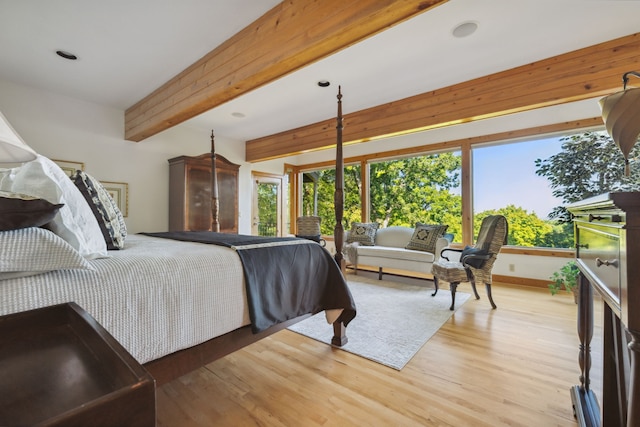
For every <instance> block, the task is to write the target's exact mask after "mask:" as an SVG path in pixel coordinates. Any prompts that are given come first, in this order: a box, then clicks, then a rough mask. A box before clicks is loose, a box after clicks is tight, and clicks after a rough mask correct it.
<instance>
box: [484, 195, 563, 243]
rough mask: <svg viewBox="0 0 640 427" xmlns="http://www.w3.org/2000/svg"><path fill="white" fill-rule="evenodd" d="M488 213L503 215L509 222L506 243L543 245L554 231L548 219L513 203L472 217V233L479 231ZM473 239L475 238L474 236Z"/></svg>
mask: <svg viewBox="0 0 640 427" xmlns="http://www.w3.org/2000/svg"><path fill="white" fill-rule="evenodd" d="M489 215H504V217H505V218H506V219H507V223H508V224H509V235H508V239H507V244H508V245H515V246H529V247H531V246H545V242H547V241H548V240H549V238H548V237H549V235H551V234H552V233H553V232H554V227H553V225H552V224H550V223H549V222H548V221H544V220H542V219H540V218H538V216H537V215H536V214H535V212H532V213H530V212H527V210H525V209H523V208H521V207H517V206H514V205H508V206H506V207H504V208H500V209H495V210H488V211H484V212H480V213H478V214H476V215H474V217H473V229H474V235H475V236H477V235H478V232H479V231H480V224H481V223H482V220H483V218H485V217H486V216H489ZM474 240H475V238H474Z"/></svg>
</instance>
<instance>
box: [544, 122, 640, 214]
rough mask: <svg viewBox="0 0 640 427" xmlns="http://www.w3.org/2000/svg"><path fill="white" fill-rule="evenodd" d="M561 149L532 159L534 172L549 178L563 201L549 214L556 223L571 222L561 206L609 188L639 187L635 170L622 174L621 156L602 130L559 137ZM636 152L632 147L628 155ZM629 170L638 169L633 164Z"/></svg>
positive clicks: (634, 188)
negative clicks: (545, 157) (546, 156)
mask: <svg viewBox="0 0 640 427" xmlns="http://www.w3.org/2000/svg"><path fill="white" fill-rule="evenodd" d="M560 141H561V142H562V146H561V151H560V152H559V153H558V154H554V155H553V156H551V157H549V158H547V159H544V160H542V159H536V161H535V165H536V174H537V175H538V176H543V177H545V178H547V179H548V180H549V185H550V186H551V188H552V190H553V192H552V194H553V195H554V196H555V197H558V198H560V199H561V200H562V201H563V205H562V206H556V207H555V208H554V209H553V211H552V212H551V213H550V214H549V217H550V218H557V219H558V220H559V222H560V223H569V222H571V215H570V214H569V212H568V211H567V210H566V208H565V207H564V205H566V204H569V203H574V202H578V201H580V200H583V199H586V198H588V197H592V196H597V195H599V194H603V193H607V192H610V191H632V190H637V189H639V188H640V182H639V179H638V176H639V175H638V174H637V173H631V174H630V176H629V177H627V176H625V175H624V158H623V156H622V153H621V152H620V150H619V149H618V147H617V146H616V144H615V142H613V140H612V139H611V138H610V137H609V136H608V135H607V134H606V133H605V132H584V133H580V134H575V135H571V136H568V137H565V138H562V139H561V140H560ZM638 154H640V152H639V151H638V148H637V147H636V148H634V150H633V151H632V153H631V157H638ZM633 169H638V166H637V164H634V165H633Z"/></svg>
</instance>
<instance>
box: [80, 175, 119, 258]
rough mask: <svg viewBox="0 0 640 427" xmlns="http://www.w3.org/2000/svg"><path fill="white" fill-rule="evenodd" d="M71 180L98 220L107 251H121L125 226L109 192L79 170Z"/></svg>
mask: <svg viewBox="0 0 640 427" xmlns="http://www.w3.org/2000/svg"><path fill="white" fill-rule="evenodd" d="M71 180H72V181H73V182H74V184H75V185H76V187H78V189H79V190H80V192H81V193H82V195H83V196H84V198H85V200H86V201H87V203H89V206H90V207H91V211H92V212H93V215H94V216H95V217H96V219H97V220H98V225H100V230H101V231H102V235H103V236H104V240H105V242H106V243H107V249H109V250H114V249H122V248H123V247H124V239H125V237H127V226H126V224H125V222H124V217H123V215H122V212H120V209H118V205H116V202H115V201H114V200H113V198H112V197H111V195H110V194H109V192H108V191H107V190H106V189H105V188H104V186H103V185H102V184H101V183H100V181H98V180H97V179H95V178H94V177H92V176H91V175H89V174H88V173H86V172H83V171H80V170H79V171H76V172H75V173H74V174H73V175H72V176H71Z"/></svg>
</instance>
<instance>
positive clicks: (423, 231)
mask: <svg viewBox="0 0 640 427" xmlns="http://www.w3.org/2000/svg"><path fill="white" fill-rule="evenodd" d="M447 227H448V225H440V224H437V225H436V224H421V223H417V224H416V227H415V229H414V230H413V236H411V240H409V243H408V244H407V246H405V249H413V250H414V251H424V252H431V253H434V252H435V251H436V242H437V241H438V239H439V238H440V237H442V236H444V232H445V231H447Z"/></svg>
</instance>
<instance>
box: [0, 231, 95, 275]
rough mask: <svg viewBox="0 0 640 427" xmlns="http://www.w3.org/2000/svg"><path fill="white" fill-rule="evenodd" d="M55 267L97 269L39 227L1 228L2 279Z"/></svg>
mask: <svg viewBox="0 0 640 427" xmlns="http://www.w3.org/2000/svg"><path fill="white" fill-rule="evenodd" d="M55 270H94V271H95V268H94V267H93V266H92V265H91V264H90V263H89V262H88V261H87V260H86V259H84V258H83V257H82V255H80V253H79V252H78V251H77V250H75V249H74V248H73V247H72V246H71V245H70V244H69V243H67V242H66V241H65V240H63V239H62V238H61V237H60V236H58V235H56V234H55V233H53V232H52V231H49V230H45V229H44V228H39V227H29V228H21V229H18V230H9V231H1V232H0V280H3V279H12V278H15V277H25V276H32V275H34V274H41V273H46V272H47V271H55Z"/></svg>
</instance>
